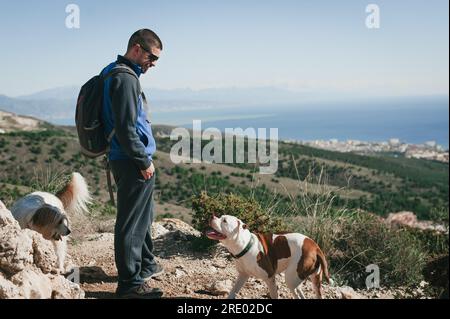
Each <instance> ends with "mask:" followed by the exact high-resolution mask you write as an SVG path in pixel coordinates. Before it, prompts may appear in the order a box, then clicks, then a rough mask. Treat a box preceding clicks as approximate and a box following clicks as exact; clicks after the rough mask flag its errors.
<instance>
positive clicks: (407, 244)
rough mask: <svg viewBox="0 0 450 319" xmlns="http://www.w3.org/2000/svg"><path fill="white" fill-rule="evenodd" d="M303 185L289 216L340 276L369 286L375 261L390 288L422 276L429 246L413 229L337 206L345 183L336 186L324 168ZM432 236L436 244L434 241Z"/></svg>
mask: <svg viewBox="0 0 450 319" xmlns="http://www.w3.org/2000/svg"><path fill="white" fill-rule="evenodd" d="M298 185H299V190H298V192H297V193H298V194H299V195H298V196H297V197H296V198H294V197H291V207H290V209H289V210H288V212H287V213H286V214H285V215H286V218H287V220H289V221H290V224H291V225H293V228H294V230H295V231H297V232H300V233H303V234H305V235H307V236H309V237H311V238H312V239H313V240H315V241H316V242H317V243H318V244H319V246H320V247H321V248H322V250H323V251H324V253H325V255H326V256H327V259H328V260H329V267H330V274H331V276H332V277H333V278H334V280H335V281H337V282H338V283H339V284H349V285H351V286H353V287H364V286H365V279H366V277H367V276H368V275H369V273H367V272H366V267H367V266H368V265H371V264H375V265H377V266H378V267H379V269H380V284H381V285H382V286H385V287H386V286H398V285H413V284H418V283H419V282H420V281H421V280H422V278H423V277H422V270H423V268H424V266H425V262H426V255H427V249H426V248H425V247H424V244H423V243H422V242H421V240H420V239H419V238H418V237H417V236H416V235H414V234H413V233H412V232H411V231H409V230H407V229H392V228H389V227H388V226H387V225H386V224H385V223H383V221H382V219H380V218H379V217H377V216H375V215H373V214H370V213H367V212H364V211H359V210H348V209H345V208H340V209H339V208H336V207H335V205H333V203H334V202H335V201H337V200H338V199H339V193H340V192H341V191H343V190H344V188H341V189H334V190H332V189H330V187H329V186H328V182H327V176H326V174H325V173H324V170H323V169H321V170H320V173H318V174H312V173H310V174H308V175H307V176H306V177H305V179H304V180H300V181H299V184H298ZM428 241H429V242H430V244H429V245H430V246H433V247H435V242H434V241H431V240H428Z"/></svg>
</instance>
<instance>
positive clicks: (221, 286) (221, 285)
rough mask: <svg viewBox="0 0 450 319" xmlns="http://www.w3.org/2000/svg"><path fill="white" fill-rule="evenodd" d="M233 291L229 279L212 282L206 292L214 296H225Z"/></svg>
mask: <svg viewBox="0 0 450 319" xmlns="http://www.w3.org/2000/svg"><path fill="white" fill-rule="evenodd" d="M231 289H233V282H232V281H231V280H229V279H227V280H221V281H216V282H214V283H213V284H212V285H211V286H209V287H208V289H207V290H208V291H209V292H210V293H211V294H212V295H214V296H220V295H227V294H229V293H230V291H231Z"/></svg>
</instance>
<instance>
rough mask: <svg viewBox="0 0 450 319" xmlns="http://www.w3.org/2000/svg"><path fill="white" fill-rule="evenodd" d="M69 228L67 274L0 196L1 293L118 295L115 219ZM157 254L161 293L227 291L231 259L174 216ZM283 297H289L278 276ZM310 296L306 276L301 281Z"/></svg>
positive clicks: (343, 292) (249, 291)
mask: <svg viewBox="0 0 450 319" xmlns="http://www.w3.org/2000/svg"><path fill="white" fill-rule="evenodd" d="M72 225H73V226H74V229H73V230H74V232H73V235H72V236H71V238H69V241H68V243H69V245H68V258H67V263H66V264H67V265H66V266H67V267H68V268H71V267H75V268H73V269H75V271H74V272H73V273H72V274H71V275H69V276H67V275H66V276H65V277H67V279H71V278H74V279H75V280H74V281H76V283H73V282H71V281H69V280H67V279H66V278H65V277H64V276H62V275H59V274H58V273H57V272H56V270H55V265H56V256H55V254H54V252H53V249H52V245H51V243H50V242H49V241H47V240H45V239H43V238H42V236H41V235H40V234H38V233H36V232H34V231H31V230H28V229H26V230H22V229H20V227H19V225H18V223H17V222H16V221H15V220H14V219H13V217H12V215H11V214H10V212H9V211H8V210H7V209H6V207H4V206H3V204H2V203H1V202H0V228H1V229H0V299H1V298H94V299H97V298H102V299H103V298H115V294H114V292H115V289H116V284H117V272H116V268H115V263H114V250H113V243H114V235H113V233H112V229H113V225H114V220H113V219H108V220H97V219H90V218H89V217H86V216H78V217H77V218H73V223H72ZM152 233H153V238H154V244H155V250H154V252H155V255H156V256H157V259H158V261H159V262H160V263H161V264H162V266H163V267H164V269H165V273H164V274H163V275H161V276H160V277H158V278H155V279H152V282H151V283H152V285H153V286H155V287H159V288H161V289H162V290H163V292H164V298H202V299H210V298H225V297H226V296H227V294H228V292H229V291H230V289H231V287H232V285H233V281H234V280H235V278H236V276H237V272H236V270H235V268H234V261H233V259H232V258H231V257H230V255H229V253H228V252H227V251H226V249H225V248H224V247H222V246H220V245H219V246H217V248H215V249H214V250H213V251H212V252H209V253H206V252H205V253H200V252H197V251H195V250H194V249H193V245H192V243H193V242H194V240H195V239H196V238H198V237H200V236H202V235H201V234H200V233H199V232H198V231H196V230H195V229H193V228H192V227H191V226H190V225H188V224H186V223H185V222H183V221H181V220H178V219H162V220H161V221H159V222H155V223H154V224H153V227H152ZM77 283H78V284H77ZM277 284H278V287H279V297H280V298H292V295H291V293H290V292H289V290H288V289H287V287H286V285H285V284H284V280H283V275H278V276H277ZM426 285H427V284H426V283H422V284H421V287H417V288H416V289H414V290H407V289H395V290H393V289H390V290H383V289H378V290H370V291H369V290H356V291H355V290H353V289H352V288H350V287H346V286H345V287H338V286H334V285H332V286H330V285H324V298H328V299H342V298H344V299H355V298H424V297H426V296H425V295H424V288H425V287H426ZM302 290H303V292H304V293H305V295H306V297H307V298H313V297H314V294H313V291H312V289H311V283H310V282H307V283H305V284H304V285H303V288H302ZM237 298H269V296H268V289H267V287H266V285H265V283H264V282H262V281H261V280H258V279H254V278H251V279H249V281H248V282H247V283H246V284H245V286H244V287H243V289H242V290H241V291H240V292H239V294H238V295H237Z"/></svg>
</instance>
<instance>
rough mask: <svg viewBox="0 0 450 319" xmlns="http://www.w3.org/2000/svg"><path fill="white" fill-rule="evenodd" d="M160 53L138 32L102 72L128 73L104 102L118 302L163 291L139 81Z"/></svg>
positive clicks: (155, 41) (109, 82)
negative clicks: (153, 281)
mask: <svg viewBox="0 0 450 319" xmlns="http://www.w3.org/2000/svg"><path fill="white" fill-rule="evenodd" d="M162 47H163V46H162V42H161V40H160V39H159V37H158V36H157V35H156V34H155V33H154V32H153V31H151V30H148V29H141V30H138V31H136V32H135V33H134V34H133V35H132V36H131V38H130V40H129V42H128V48H127V52H126V54H125V55H124V56H120V55H119V56H118V58H117V61H115V62H113V63H111V64H110V65H108V66H107V67H106V68H105V69H104V70H103V71H102V74H104V75H106V74H108V73H109V72H110V71H111V70H112V69H113V68H115V67H116V66H120V67H127V68H128V69H129V71H130V72H119V73H114V74H113V75H111V76H107V77H106V80H105V83H104V102H103V120H104V123H105V134H106V136H109V135H110V134H114V135H113V139H112V141H111V146H110V153H109V162H110V165H111V170H112V172H113V176H114V180H115V182H116V185H117V220H116V225H115V229H114V252H115V261H116V267H117V272H118V286H117V290H116V294H117V296H118V297H120V298H155V297H161V296H162V291H161V290H159V289H157V288H151V287H150V283H149V282H150V278H153V277H155V276H157V275H160V274H161V273H162V272H163V270H162V268H161V266H160V265H159V264H158V263H156V260H155V256H154V255H153V253H152V250H153V243H152V238H151V233H150V229H151V228H150V227H151V224H152V221H153V189H154V187H155V167H154V165H153V161H152V155H153V154H154V153H155V150H156V143H155V139H154V138H153V135H152V129H151V125H150V121H149V120H148V114H147V103H146V100H145V95H144V94H143V92H142V90H141V86H140V83H139V79H138V78H139V76H140V75H141V74H144V73H146V72H147V71H148V70H149V69H150V68H152V67H154V66H155V65H156V61H157V60H158V58H159V55H160V53H161V50H162ZM113 129H114V132H113Z"/></svg>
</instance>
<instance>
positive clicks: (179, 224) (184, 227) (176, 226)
mask: <svg viewBox="0 0 450 319" xmlns="http://www.w3.org/2000/svg"><path fill="white" fill-rule="evenodd" d="M159 223H160V224H161V226H163V227H164V228H165V229H167V230H169V231H170V232H176V231H179V232H181V233H182V234H184V235H190V236H195V237H200V236H201V235H202V234H201V233H200V232H199V231H198V230H196V229H195V228H193V227H192V226H191V225H189V224H187V223H185V222H183V221H181V220H179V219H175V218H163V219H162V220H161V221H160V222H159Z"/></svg>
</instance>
